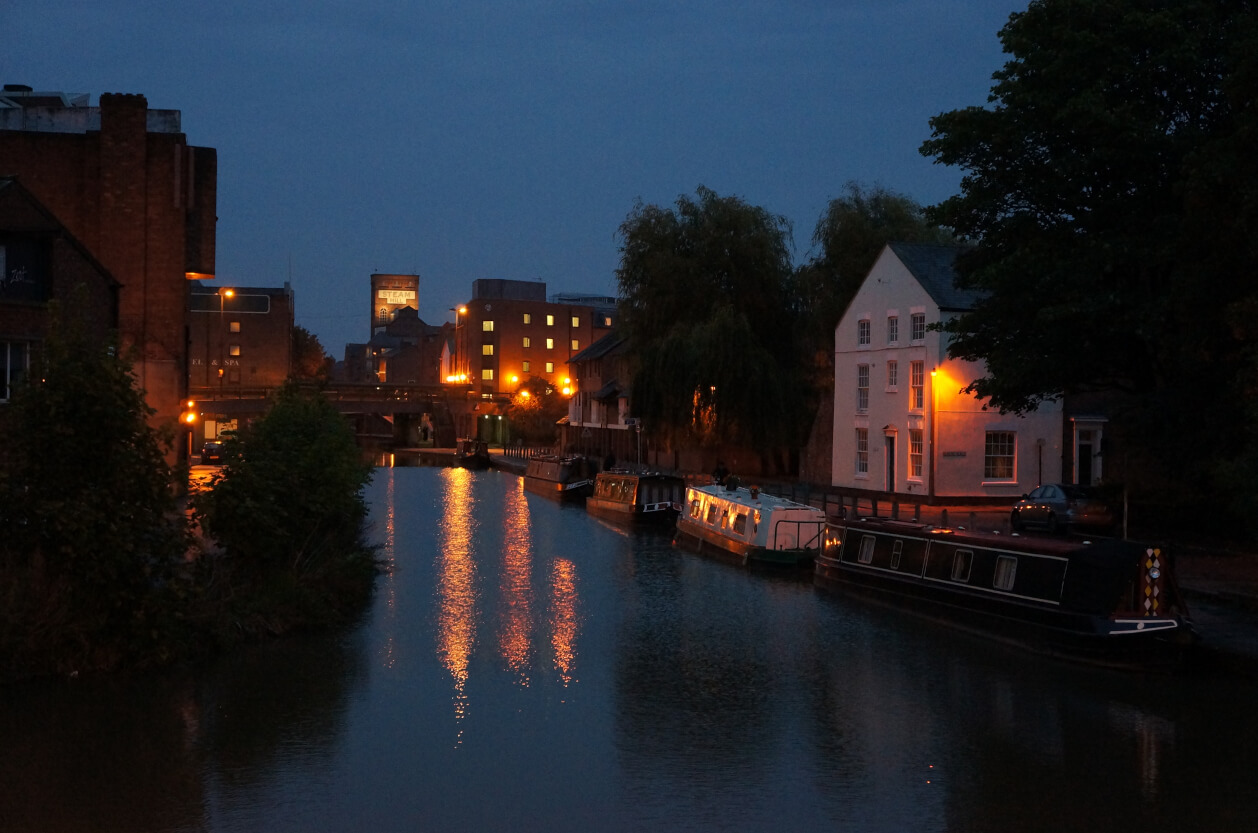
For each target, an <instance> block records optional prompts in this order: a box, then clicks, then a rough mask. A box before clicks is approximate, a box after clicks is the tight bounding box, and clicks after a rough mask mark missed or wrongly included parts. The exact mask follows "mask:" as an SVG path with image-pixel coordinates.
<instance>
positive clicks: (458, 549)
mask: <svg viewBox="0 0 1258 833" xmlns="http://www.w3.org/2000/svg"><path fill="white" fill-rule="evenodd" d="M442 479H443V480H444V481H445V487H446V488H445V491H444V493H443V494H444V496H445V506H444V511H443V512H442V522H441V529H440V533H439V539H440V546H441V552H440V555H438V557H437V558H438V561H437V604H438V613H437V654H438V656H439V657H440V660H441V664H442V665H443V666H444V667H445V669H446V670H447V671H449V672H450V676H451V677H452V678H453V680H454V698H453V700H454V719H455V724H456V726H458V734H457V739H456V741H455V745H456V746H457V745H459V744H460V743H462V739H463V728H462V725H461V724H462V721H463V719H464V718H465V717H466V716H467V710H468V708H467V707H468V702H467V677H468V668H469V666H470V664H471V657H472V650H473V648H474V647H475V645H476V562H475V560H474V559H473V557H472V534H473V526H474V524H475V511H474V509H475V497H474V495H473V493H472V473H471V472H470V471H468V470H467V469H463V468H449V469H444V470H443V473H442Z"/></svg>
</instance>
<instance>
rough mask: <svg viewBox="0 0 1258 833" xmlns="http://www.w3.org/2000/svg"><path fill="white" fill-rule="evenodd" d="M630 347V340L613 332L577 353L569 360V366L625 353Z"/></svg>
mask: <svg viewBox="0 0 1258 833" xmlns="http://www.w3.org/2000/svg"><path fill="white" fill-rule="evenodd" d="M628 347H629V340H628V339H627V338H626V337H625V336H622V335H621V334H620V333H618V332H616V331H615V330H612V331H611V332H609V333H608V334H607V335H605V336H603V337H602V338H600V339H599V340H598V341H596V342H594V343H593V344H591V345H590V346H589V347H587V348H585V349H584V350H582V351H581V352H580V353H577V354H576V355H575V356H573V357H572V358H570V359H568V364H574V363H576V362H588V361H592V360H594V359H601V358H603V357H604V356H611V355H616V354H618V353H623V352H624V351H625V350H626V349H628Z"/></svg>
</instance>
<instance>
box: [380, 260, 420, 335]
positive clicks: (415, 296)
mask: <svg viewBox="0 0 1258 833" xmlns="http://www.w3.org/2000/svg"><path fill="white" fill-rule="evenodd" d="M404 309H412V310H415V311H416V312H419V275H386V274H382V273H375V274H373V275H372V276H371V333H372V335H375V334H377V333H381V332H383V331H384V328H385V327H387V326H388V325H389V322H391V321H392V320H393V319H394V318H396V317H397V315H398V313H399V312H400V311H401V310H404Z"/></svg>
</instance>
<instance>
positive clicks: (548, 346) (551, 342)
mask: <svg viewBox="0 0 1258 833" xmlns="http://www.w3.org/2000/svg"><path fill="white" fill-rule="evenodd" d="M546 349H547V350H554V349H555V340H554V339H553V338H548V339H546Z"/></svg>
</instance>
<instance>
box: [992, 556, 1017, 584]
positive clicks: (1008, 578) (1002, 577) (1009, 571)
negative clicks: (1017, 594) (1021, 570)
mask: <svg viewBox="0 0 1258 833" xmlns="http://www.w3.org/2000/svg"><path fill="white" fill-rule="evenodd" d="M1017 574H1018V559H1016V558H1014V557H1013V556H1012V555H1001V556H997V557H996V575H995V577H994V578H993V579H992V587H995V588H996V589H997V590H1012V589H1013V578H1014V576H1016V575H1017Z"/></svg>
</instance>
